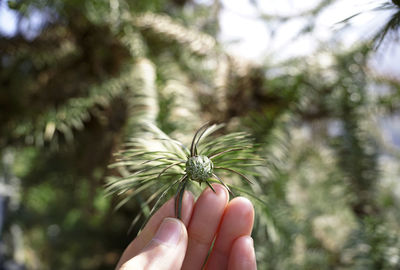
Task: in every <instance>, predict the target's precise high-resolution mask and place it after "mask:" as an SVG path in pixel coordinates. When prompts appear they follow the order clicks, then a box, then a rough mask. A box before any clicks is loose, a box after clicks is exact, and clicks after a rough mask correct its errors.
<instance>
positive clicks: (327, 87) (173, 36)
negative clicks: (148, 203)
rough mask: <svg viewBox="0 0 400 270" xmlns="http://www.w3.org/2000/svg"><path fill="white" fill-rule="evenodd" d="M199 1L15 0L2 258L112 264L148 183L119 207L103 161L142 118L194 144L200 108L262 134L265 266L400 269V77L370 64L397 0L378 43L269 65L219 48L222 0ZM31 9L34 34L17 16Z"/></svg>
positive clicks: (1, 101)
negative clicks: (397, 128)
mask: <svg viewBox="0 0 400 270" xmlns="http://www.w3.org/2000/svg"><path fill="white" fill-rule="evenodd" d="M200 2H201V1H199V2H197V1H187V0H151V1H145V0H143V1H138V0H112V1H97V0H96V1H95V0H90V1H77V0H46V1H44V0H29V1H20V0H13V1H8V2H7V3H8V6H9V7H10V8H11V9H12V10H14V12H16V13H17V14H18V16H17V17H18V20H19V22H20V23H19V24H18V25H19V28H18V29H17V30H18V31H17V33H16V34H15V35H13V36H6V35H3V34H0V60H1V61H0V88H1V91H0V156H1V157H2V159H1V163H0V185H1V186H0V187H1V189H0V198H3V199H4V198H6V199H5V200H0V203H1V204H2V205H1V207H2V208H3V207H4V209H6V216H5V217H6V221H5V222H4V224H2V225H3V227H1V229H2V230H1V232H0V233H1V238H0V239H1V241H0V252H2V254H0V256H2V257H0V269H11V268H7V267H11V266H10V265H11V264H12V263H15V264H19V265H25V266H26V268H27V269H111V268H113V267H114V265H115V264H116V261H117V260H118V258H119V256H120V254H121V253H122V250H123V249H124V248H125V246H126V245H127V244H128V242H129V241H130V240H131V239H132V238H133V237H134V236H135V233H136V232H137V230H138V228H137V227H135V228H133V230H132V231H131V232H130V233H128V229H129V226H130V224H131V222H132V220H133V218H134V217H135V216H136V215H137V213H138V211H140V205H141V202H142V201H143V198H145V194H143V196H140V194H139V196H136V197H135V199H134V200H131V201H130V202H128V203H127V204H125V205H124V206H123V207H122V208H120V209H119V210H118V211H114V210H113V209H114V208H115V206H116V205H117V204H118V202H119V199H118V198H115V197H106V196H104V195H105V194H104V185H105V181H106V178H107V177H108V176H115V175H118V173H119V172H118V171H116V170H115V169H112V168H108V164H110V163H112V162H113V161H114V156H113V153H115V152H117V151H118V150H120V149H121V147H122V144H123V143H124V142H125V141H126V140H127V139H128V138H131V137H135V138H142V139H146V136H147V134H146V133H145V132H143V130H141V129H140V127H141V124H142V123H143V122H144V121H146V122H151V123H153V124H155V125H157V126H158V127H159V128H161V129H162V130H163V131H164V132H165V133H167V134H168V135H169V136H171V137H172V138H176V139H178V140H180V141H182V142H183V143H186V144H187V143H188V142H189V141H190V139H191V137H192V134H193V133H194V131H195V130H196V129H197V128H198V127H199V126H201V124H203V123H204V122H206V121H212V122H214V121H215V122H225V123H227V126H226V130H225V132H232V131H247V132H249V133H251V134H252V136H253V137H254V138H255V139H256V141H257V143H258V144H259V149H258V150H257V151H258V153H259V155H260V156H262V157H263V158H264V159H265V160H266V162H265V164H264V166H261V167H259V168H256V172H257V175H258V176H257V180H258V181H257V184H255V185H253V186H252V188H253V192H254V193H255V194H256V197H257V198H259V199H261V200H262V201H263V202H266V203H265V204H264V203H259V201H257V199H256V198H252V199H253V200H254V203H255V206H256V210H257V212H256V216H257V217H256V222H255V227H254V232H253V237H254V239H255V245H256V252H257V259H258V265H259V269H399V267H400V211H399V203H400V198H399V192H400V188H399V175H400V165H399V164H400V163H399V159H400V149H399V145H398V140H397V145H395V144H393V141H390V140H388V139H387V137H385V136H384V133H387V130H383V129H384V128H385V129H389V131H390V130H392V129H391V127H390V125H389V127H388V126H387V125H386V126H382V120H383V119H396V117H397V119H398V116H399V108H400V86H399V85H400V82H399V80H398V79H397V78H390V77H385V76H383V75H377V73H376V72H374V71H373V70H371V68H370V67H369V65H368V60H369V59H370V58H371V57H372V56H373V55H374V54H375V53H376V51H374V50H373V49H372V48H374V47H376V46H375V45H376V42H377V41H379V42H382V40H384V38H385V40H389V42H390V33H392V34H394V35H396V34H398V26H399V25H400V23H399V22H400V20H399V10H398V3H397V2H398V1H392V2H387V3H386V4H385V5H383V6H382V8H385V9H393V11H394V12H393V15H392V17H390V20H389V21H388V22H387V24H386V25H383V26H382V28H381V30H382V31H381V32H379V33H377V34H376V35H375V36H374V38H372V40H370V41H363V42H359V43H358V44H355V45H354V46H352V47H350V48H344V47H343V46H342V45H341V44H338V43H337V42H336V41H332V42H331V43H329V44H321V46H320V49H319V50H317V52H316V54H315V55H310V56H305V57H301V58H292V59H289V60H288V61H286V62H282V63H279V64H271V63H269V62H266V63H264V64H262V65H260V64H254V63H252V62H250V61H245V60H243V59H240V58H238V57H235V56H233V55H230V54H229V53H227V52H225V51H224V49H223V46H221V44H220V43H219V42H218V40H217V39H216V37H217V36H218V33H219V26H218V16H219V14H220V13H219V12H220V9H221V8H222V6H221V3H220V2H219V1H214V2H212V1H210V2H212V3H200ZM205 2H207V1H205ZM252 2H253V4H254V5H257V1H252ZM334 2H335V1H331V0H329V1H320V3H319V4H318V5H316V7H315V8H312V9H311V10H309V11H306V12H301V13H300V14H299V15H298V16H297V17H301V16H302V17H305V18H313V16H316V15H317V14H319V13H320V12H323V11H326V9H328V8H329V6H330V5H331V4H332V3H334ZM0 8H5V7H4V6H3V5H2V6H1V7H0ZM38 14H39V15H38ZM32 16H39V17H40V18H41V23H40V25H39V26H38V27H37V26H36V28H35V29H36V30H37V31H36V32H35V31H33V32H35V33H32V31H31V32H29V31H28V30H27V29H26V27H25V28H24V27H22V26H23V25H25V24H26V22H27V21H29V18H32ZM261 18H262V19H264V20H265V21H266V23H275V24H280V23H285V22H286V21H289V20H290V19H291V17H279V16H271V15H268V14H264V15H263V16H261ZM293 18H296V16H293ZM349 20H351V19H349ZM311 21H312V20H311ZM313 22H314V21H313ZM314 27H315V24H314V23H310V24H308V25H307V29H306V30H304V31H302V32H301V33H300V34H307V33H310V32H312V29H313V28H314ZM392 42H396V39H393V40H392ZM323 57H325V58H328V59H329V61H328V62H329V63H328V64H324V65H323V64H321V63H320V62H319V61H318V59H320V58H323ZM393 123H395V122H393ZM398 124H399V122H398V121H397V125H398ZM232 177H234V176H232ZM3 191H4V192H3ZM244 195H245V196H246V194H244ZM1 213H2V212H1V211H0V214H1ZM2 217H3V218H4V215H3V216H2ZM1 220H2V219H0V221H1ZM7 265H8V266H7ZM1 267H3V268H1Z"/></svg>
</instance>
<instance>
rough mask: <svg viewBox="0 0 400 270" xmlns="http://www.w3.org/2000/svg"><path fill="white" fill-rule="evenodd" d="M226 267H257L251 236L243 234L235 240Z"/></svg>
mask: <svg viewBox="0 0 400 270" xmlns="http://www.w3.org/2000/svg"><path fill="white" fill-rule="evenodd" d="M228 269H232V270H236V269H249V270H252V269H257V263H256V255H255V251H254V242H253V238H251V237H250V236H248V235H245V236H241V237H239V238H237V239H236V240H235V242H234V243H233V245H232V249H231V252H230V256H229V264H228Z"/></svg>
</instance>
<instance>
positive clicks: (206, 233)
mask: <svg viewBox="0 0 400 270" xmlns="http://www.w3.org/2000/svg"><path fill="white" fill-rule="evenodd" d="M213 188H214V190H215V193H214V192H213V191H212V190H211V189H210V188H207V189H206V190H205V191H203V193H202V194H201V195H200V197H199V199H198V200H197V202H196V204H195V206H194V209H193V214H192V219H191V220H190V223H189V227H188V236H189V242H188V248H187V251H186V257H185V260H184V261H183V265H182V269H190V270H192V269H193V270H196V269H201V268H202V266H203V264H204V261H205V259H206V257H207V253H208V251H209V249H210V246H211V243H212V241H213V239H214V237H215V233H216V231H217V229H218V226H219V223H220V221H221V218H222V215H223V213H224V209H225V207H226V205H227V203H228V200H229V195H228V191H227V190H226V189H225V188H224V187H223V186H222V185H219V184H214V185H213Z"/></svg>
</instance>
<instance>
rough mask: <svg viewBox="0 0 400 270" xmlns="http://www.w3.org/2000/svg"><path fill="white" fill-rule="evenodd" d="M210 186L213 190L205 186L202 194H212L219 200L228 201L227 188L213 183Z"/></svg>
mask: <svg viewBox="0 0 400 270" xmlns="http://www.w3.org/2000/svg"><path fill="white" fill-rule="evenodd" d="M211 186H212V187H213V189H214V191H215V192H214V191H213V190H212V189H211V188H207V189H205V190H204V192H203V194H204V195H208V194H214V195H216V196H217V197H218V198H220V199H221V200H223V201H226V202H228V200H229V193H228V190H227V189H226V188H225V187H224V186H223V185H221V184H216V183H214V184H211Z"/></svg>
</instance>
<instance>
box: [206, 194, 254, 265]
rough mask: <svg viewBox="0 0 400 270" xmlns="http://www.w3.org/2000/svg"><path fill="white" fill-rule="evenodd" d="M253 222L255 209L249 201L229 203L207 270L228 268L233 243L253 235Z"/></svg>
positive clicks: (239, 198) (240, 200)
mask: <svg viewBox="0 0 400 270" xmlns="http://www.w3.org/2000/svg"><path fill="white" fill-rule="evenodd" d="M253 221H254V209H253V205H252V204H251V202H250V201H249V200H248V199H246V198H243V197H237V198H235V199H233V200H232V201H230V202H229V204H228V206H227V207H226V209H225V213H224V216H223V218H222V222H221V226H220V228H219V231H218V235H217V238H216V239H215V244H214V246H213V250H212V252H211V254H210V257H209V259H208V262H207V269H211V270H213V269H226V268H227V266H228V259H229V253H230V250H231V248H232V245H233V242H234V241H235V240H236V239H237V238H239V237H240V236H246V235H250V234H251V230H252V228H253Z"/></svg>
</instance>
